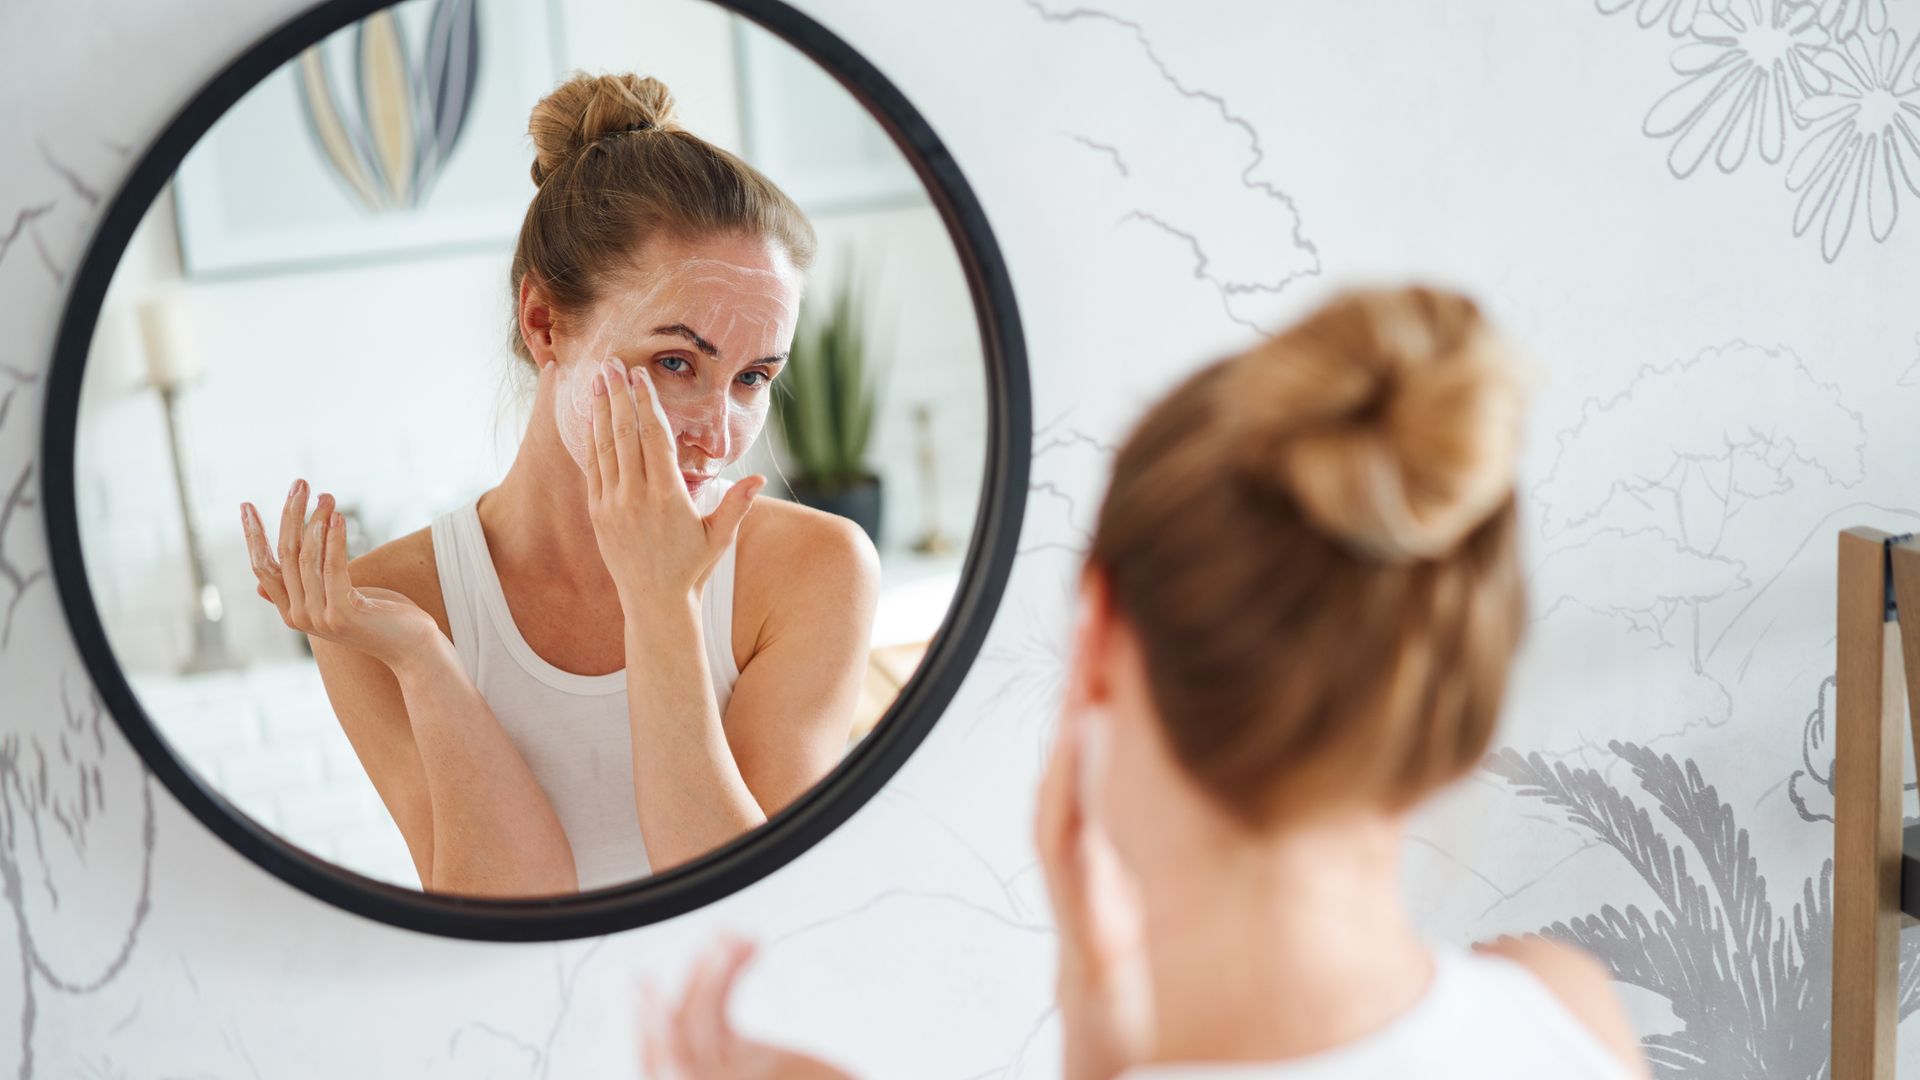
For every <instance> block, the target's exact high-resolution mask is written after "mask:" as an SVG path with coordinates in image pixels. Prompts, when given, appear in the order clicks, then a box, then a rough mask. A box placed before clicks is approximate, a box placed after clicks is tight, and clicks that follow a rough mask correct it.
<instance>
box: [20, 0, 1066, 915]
mask: <svg viewBox="0 0 1920 1080" xmlns="http://www.w3.org/2000/svg"><path fill="white" fill-rule="evenodd" d="M1030 430H1031V422H1030V419H1029V414H1028V399H1027V375H1026V359H1025V354H1024V351H1023V346H1022V342H1021V337H1020V324H1019V318H1018V315H1017V313H1016V311H1015V307H1014V302H1013V295H1012V291H1011V288H1010V285H1009V282H1008V279H1007V274H1006V270H1005V268H1004V266H1003V265H1002V262H1001V260H1000V256H999V253H998V249H997V248H996V246H995V243H994V240H993V237H992V234H991V232H990V231H989V229H988V227H987V223H986V218H985V216H984V215H983V213H982V212H981V210H980V207H979V205H978V204H977V202H976V201H975V199H974V197H973V195H972V193H971V191H970V190H969V188H968V186H967V184H966V182H965V180H964V178H963V177H962V176H961V174H960V171H959V169H958V168H957V167H956V165H955V163H954V161H953V159H952V158H951V156H950V155H949V154H948V153H947V152H946V150H945V149H944V148H943V147H942V145H941V143H940V141H939V140H938V139H937V138H936V137H935V135H934V133H933V130H932V128H931V127H930V126H929V125H928V124H927V122H926V121H925V120H923V119H922V118H921V117H920V116H919V115H918V113H916V112H915V110H914V109H913V107H912V106H911V105H910V104H909V103H908V102H907V101H906V100H905V98H904V97H902V96H901V94H900V93H899V92H898V91H897V90H895V89H894V87H893V86H892V85H891V84H890V83H889V82H888V81H887V80H886V79H885V77H884V76H882V75H881V73H880V72H879V71H877V70H876V69H875V68H874V67H873V66H872V65H870V64H869V63H867V62H866V61H864V60H863V59H861V57H860V56H859V55H858V54H857V53H856V52H855V51H854V50H853V49H851V48H850V47H849V46H848V45H847V44H846V43H845V42H843V41H841V40H840V39H838V38H837V37H835V36H834V35H832V34H831V33H829V32H828V31H827V30H825V29H824V28H822V27H821V26H819V25H818V24H816V23H814V22H812V21H811V20H809V19H807V18H806V17H805V16H803V15H800V14H799V13H797V12H795V11H793V10H792V9H790V8H788V7H786V6H785V5H783V4H780V3H775V2H769V0H723V2H710V0H646V2H640V3H636V2H633V0H534V2H524V0H404V2H401V3H396V4H390V5H389V4H382V3H379V2H377V0H335V2H331V3H327V4H323V5H321V6H320V7H317V8H315V9H314V10H312V11H310V12H308V13H307V14H305V15H303V16H301V17H300V18H298V19H296V20H294V21H292V22H290V23H288V24H287V25H285V26H283V27H281V28H280V29H279V30H277V31H275V32H274V33H273V34H271V35H270V36H268V37H267V38H266V39H264V40H262V41H261V42H260V43H259V44H257V45H256V46H255V47H254V48H253V49H252V50H250V51H249V52H248V53H247V54H246V55H245V56H243V57H242V58H240V59H239V60H238V61H236V62H235V63H234V64H233V65H232V66H230V67H229V68H228V69H227V70H225V71H223V72H221V73H220V74H219V75H218V76H216V77H215V78H214V79H213V80H212V81H211V82H210V83H208V85H207V86H206V87H205V88H204V89H203V90H202V91H201V92H200V94H199V95H198V96H197V97H195V99H194V100H193V101H192V102H191V103H190V104H189V105H188V106H187V107H186V108H185V109H183V110H182V111H181V112H180V114H179V115H178V116H177V117H176V118H175V119H174V120H173V121H172V122H171V123H170V124H169V126H168V127H167V128H166V130H165V131H164V132H163V134H162V135H161V136H160V137H159V139H158V140H156V141H155V143H154V144H153V145H152V146H151V147H150V148H149V149H148V150H147V152H146V153H145V155H144V156H143V157H142V158H141V159H140V160H139V162H138V164H137V165H136V166H135V168H134V171H133V173H132V175H131V177H130V179H129V180H128V181H127V183H126V185H125V187H124V188H123V189H122V190H121V191H120V192H119V194H118V195H117V197H116V198H115V199H114V201H113V202H112V204H111V206H110V207H109V209H108V212H107V213H106V215H105V219H104V221H103V223H102V225H101V227H100V230H99V233H98V234H97V236H96V237H95V238H94V241H93V243H92V246H91V248H90V250H89V252H88V254H87V257H86V260H85V263H84V265H83V267H82V268H81V270H80V272H79V273H78V275H77V277H76V280H75V284H74V288H73V291H72V294H71V299H70V301H69V306H68V308H67V310H66V312H65V314H64V316H63V321H62V324H61V328H60V333H59V337H58V340H57V343H56V355H55V358H54V364H53V369H52V377H51V380H50V385H49V397H48V421H47V425H46V445H45V448H44V449H45V458H44V460H45V463H46V477H45V491H46V500H47V510H48V521H49V529H50V533H51V540H52V548H53V553H54V569H55V572H56V575H57V579H58V584H59V589H60V593H61V596H62V600H63V603H64V605H65V607H66V611H67V614H68V616H69V618H70V620H71V622H72V625H73V628H74V631H75V634H76V637H77V639H78V643H79V645H80V648H81V651H82V653H83V655H84V656H85V658H86V661H87V663H88V665H89V667H90V669H91V672H92V675H93V677H94V679H95V681H96V682H97V684H98V686H99V688H100V691H101V694H102V697H103V699H104V700H105V702H106V703H107V705H108V706H109V708H110V709H111V711H112V713H113V715H114V717H115V719H116V720H117V721H118V723H119V724H120V726H121V728H122V729H123V730H124V731H125V732H126V734H127V735H128V737H129V738H130V739H131V740H132V742H133V743H134V744H135V746H136V747H137V748H138V749H139V750H140V752H141V753H142V755H143V756H144V757H145V759H146V761H147V763H148V765H149V766H150V767H151V768H152V769H153V771H154V772H155V773H156V774H157V775H158V776H159V777H160V778H161V780H162V781H164V782H165V784H166V785H167V787H168V788H169V789H170V790H171V791H172V792H173V794H174V795H175V796H176V797H178V798H179V799H180V800H181V802H182V803H183V804H185V805H186V806H187V807H188V809H190V810H191V811H192V812H193V813H194V814H195V815H196V816H197V817H198V818H199V819H200V820H201V821H203V822H204V823H205V824H206V825H207V826H209V827H210V828H212V829H213V830H214V831H215V832H216V833H217V834H219V835H220V836H221V837H223V838H224V839H225V840H226V841H227V842H229V843H230V844H232V845H233V846H234V847H235V848H237V849H238V850H239V851H241V852H242V853H244V854H245V855H246V856H247V857H248V858H251V859H252V860H254V861H255V862H257V863H258V864H260V865H261V866H262V867H264V868H266V869H267V870H269V871H270V872H272V873H274V874H276V875H278V876H279V877H281V878H283V879H284V880H286V881H288V882H289V883H291V884H293V885H295V886H297V887H299V888H301V889H304V890H306V891H307V892H309V893H312V894H314V895H316V896H318V897H320V898H322V899H325V900H327V901H329V902H332V903H335V904H338V905H340V906H342V907H344V908H347V909H350V910H352V911H355V912H358V913H360V914H363V915H366V916H369V917H372V918H376V919H380V920H383V921H386V922H390V923H393V924H397V925H400V926H405V927H409V928H413V929H418V930H423V931H429V932H434V933H442V934H450V935H456V936H462V937H474V938H491V939H504V940H534V939H552V938H563V937H576V936H582V935H589V934H600V933H606V932H610V931H614V930H619V929H623V928H626V927H631V926H635V925H639V924H642V923H646V922H652V921H656V920H658V919H661V918H665V917H669V916H671V915H674V914H677V913H679V912H682V911H685V910H688V909H689V908H692V907H695V906H698V905H701V904H704V903H707V902H710V901H712V900H714V899H716V898H718V897H720V896H723V895H725V894H727V893H729V892H731V891H734V890H736V889H738V888H740V887H742V886H744V885H746V884H748V883H750V882H752V881H754V880H756V879H758V878H759V877H761V876H763V875H765V874H767V873H768V872H770V871H771V870H773V869H774V868H776V867H778V866H780V865H781V864H783V863H784V862H786V861H788V860H790V859H792V858H793V857H795V856H796V855H798V854H799V853H800V852H802V851H804V850H805V849H806V848H807V847H808V846H810V845H812V844H813V843H815V842H817V841H818V840H819V839H820V838H821V837H822V836H824V835H825V834H826V833H827V832H829V831H830V830H832V829H833V828H834V827H836V826H837V825H838V824H839V823H841V822H842V821H843V820H845V819H846V818H847V816H848V815H850V814H851V813H852V812H853V811H854V810H855V809H856V808H858V807H859V806H860V805H861V804H862V803H863V802H865V801H866V800H867V799H868V798H869V797H871V796H872V795H873V793H874V792H875V791H876V790H877V789H878V788H879V786H880V785H881V784H882V783H884V782H885V780H886V779H887V777H888V776H890V775H891V774H892V773H893V771H894V770H895V769H897V768H898V767H899V766H900V764H901V763H902V762H903V761H904V760H905V758H906V757H907V755H908V754H910V753H911V752H912V751H913V750H914V748H915V747H916V746H917V745H918V744H919V743H920V741H921V740H922V739H923V737H924V736H925V735H926V733H927V731H928V729H929V728H930V727H931V725H932V724H933V723H934V722H935V721H936V719H937V718H938V716H939V714H940V712H941V711H942V709H943V708H944V706H945V705H946V703H947V702H948V700H949V699H950V698H951V696H952V695H953V693H954V692H955V690H956V688H957V687H958V685H959V683H960V681H961V679H962V677H963V675H964V673H965V671H966V669H967V667H968V665H969V664H970V663H971V662H972V660H973V658H974V655H975V653H976V651H977V649H978V648H979V645H980V642H981V640H982V637H983V636H984V634H985V631H986V627H987V624H988V622H989V621H990V619H991V617H992V614H993V611H994V608H995V605H996V604H997V602H998V599H999V597H1000V594H1001V590H1002V588H1003V586H1004V584H1005V582H1006V578H1007V574H1008V570H1009V566H1010V564H1011V560H1012V557H1013V547H1014V541H1015V539H1016V535H1017V531H1018V528H1019V523H1020V520H1021V515H1022V509H1023V503H1024V496H1025V491H1026V483H1027V479H1026V478H1027V452H1028V436H1029V433H1030Z"/></svg>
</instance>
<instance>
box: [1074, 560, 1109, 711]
mask: <svg viewBox="0 0 1920 1080" xmlns="http://www.w3.org/2000/svg"><path fill="white" fill-rule="evenodd" d="M1075 608H1076V611H1075V616H1074V626H1073V650H1072V653H1071V656H1072V659H1071V660H1070V661H1069V662H1068V668H1067V699H1068V700H1069V701H1072V702H1075V703H1077V704H1080V705H1083V706H1095V707H1098V706H1102V705H1105V704H1107V703H1108V700H1109V698H1110V697H1111V696H1112V685H1113V684H1112V679H1111V678H1110V676H1109V672H1108V664H1109V663H1110V662H1111V646H1112V642H1113V629H1114V628H1113V619H1114V611H1113V592H1112V589H1111V588H1110V587H1109V585H1108V584H1107V576H1106V573H1105V572H1104V571H1102V570H1101V569H1100V568H1099V567H1098V566H1096V565H1094V564H1093V563H1091V562H1089V563H1088V564H1087V565H1086V568H1085V569H1083V570H1082V571H1081V572H1080V589H1079V595H1078V597H1077V600H1076V604H1075Z"/></svg>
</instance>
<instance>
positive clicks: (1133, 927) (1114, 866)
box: [1034, 677, 1153, 1080]
mask: <svg viewBox="0 0 1920 1080" xmlns="http://www.w3.org/2000/svg"><path fill="white" fill-rule="evenodd" d="M1088 712H1089V710H1088V708H1087V706H1086V701H1085V694H1084V692H1083V691H1082V689H1081V688H1080V687H1079V680H1078V679H1077V678H1074V677H1070V678H1069V680H1068V687H1067V697H1066V702H1065V704H1064V706H1063V707H1062V709H1061V712H1060V724H1059V734H1058V735H1057V737H1056V739H1055V741H1054V746H1053V756H1052V757H1051V758H1050V759H1049V760H1048V762H1047V771H1046V775H1045V776H1044V777H1043V778H1042V779H1041V781H1040V795H1039V800H1038V802H1039V805H1038V807H1037V809H1036V812H1035V815H1034V843H1035V846H1036V847H1037V848H1038V849H1039V852H1040V866H1041V870H1042V871H1043V873H1044V874H1045V877H1046V882H1047V897H1048V900H1049V901H1050V902H1051V904H1052V906H1053V919H1054V927H1055V929H1056V931H1057V933H1058V935H1059V938H1060V975H1059V982H1058V987H1057V994H1058V1002H1059V1006H1060V1020H1061V1025H1062V1028H1063V1031H1064V1040H1063V1041H1064V1043H1065V1049H1066V1062H1065V1068H1064V1075H1065V1080H1109V1078H1110V1077H1113V1076H1116V1075H1118V1074H1119V1073H1121V1072H1124V1071H1125V1070H1126V1069H1127V1068H1128V1067H1129V1066H1132V1065H1134V1064H1137V1063H1139V1062H1141V1061H1143V1060H1145V1059H1146V1055H1147V1052H1148V1050H1149V1049H1150V1048H1151V1044H1152V1039H1153V991H1152V985H1151V983H1150V982H1149V980H1148V971H1147V957H1146V949H1145V945H1144V943H1143V934H1142V928H1141V915H1140V907H1139V901H1138V897H1137V892H1136V888H1135V885H1134V883H1133V881H1132V880H1131V878H1129V876H1128V874H1127V871H1126V868H1125V867H1124V866H1122V865H1121V863H1120V858H1119V855H1118V854H1117V853H1116V852H1115V851H1114V849H1113V845H1112V842H1111V841H1110V840H1109V839H1108V838H1107V836H1106V834H1105V832H1103V831H1102V830H1101V829H1100V827H1099V825H1098V823H1097V822H1096V821H1093V820H1091V819H1089V818H1088V817H1087V816H1086V814H1085V813H1084V812H1083V809H1082V808H1083V805H1084V803H1083V799H1084V796H1083V790H1084V788H1085V785H1086V783H1087V777H1086V775H1085V771H1084V762H1085V759H1086V755H1085V745H1086V740H1087V738H1088V731H1087V725H1088V724H1089V723H1091V722H1092V719H1091V717H1089V716H1088V715H1087V714H1088Z"/></svg>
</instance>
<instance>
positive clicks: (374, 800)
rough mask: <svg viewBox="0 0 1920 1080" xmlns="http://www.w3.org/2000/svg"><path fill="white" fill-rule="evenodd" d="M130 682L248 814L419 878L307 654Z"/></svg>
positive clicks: (167, 730) (301, 838) (318, 847)
mask: <svg viewBox="0 0 1920 1080" xmlns="http://www.w3.org/2000/svg"><path fill="white" fill-rule="evenodd" d="M130 681H131V683H132V685H133V690H134V693H135V694H136V695H137V696H138V697H139V698H140V702H141V704H142V705H144V706H145V707H146V710H147V712H148V714H149V715H150V716H151V717H152V718H153V720H154V722H155V723H156V724H157V725H158V726H159V728H160V730H161V731H162V733H163V735H164V737H165V738H166V740H167V742H168V744H169V745H170V746H171V747H172V749H173V751H174V753H175V754H176V755H177V756H178V757H179V758H180V759H181V760H182V761H183V762H184V763H185V764H186V765H187V766H188V767H189V768H191V769H193V770H194V771H195V772H197V773H199V774H200V775H201V776H203V777H205V778H206V779H207V780H208V781H209V783H210V784H211V785H212V786H213V787H214V788H215V790H217V791H219V792H220V793H221V794H222V795H223V796H224V797H225V798H226V799H228V800H229V801H230V802H232V803H233V804H234V805H235V806H237V807H238V808H239V809H240V810H241V811H242V812H244V813H245V814H247V816H249V817H251V818H253V819H254V820H256V821H258V822H260V823H261V824H262V825H265V826H266V827H267V828H269V829H272V830H273V831H274V832H276V833H279V834H280V836H281V837H282V838H283V839H285V840H286V841H287V842H289V843H291V844H293V845H294V846H295V847H299V848H304V849H305V850H306V851H308V852H310V853H312V854H314V855H318V856H319V857H320V858H323V859H328V860H331V861H334V862H338V863H341V864H342V865H345V866H348V867H350V868H352V869H354V870H356V871H358V872H360V873H363V874H366V875H367V876H369V877H376V878H380V879H382V880H385V881H391V882H394V883H395V884H400V885H407V886H410V887H414V888H418V887H419V885H420V876H419V874H418V873H416V872H415V870H414V866H413V860H412V859H411V857H410V856H409V855H408V854H407V846H406V842H405V841H404V840H403V839H401V836H400V830H399V829H398V828H397V827H396V826H395V825H394V823H393V819H392V818H391V817H389V816H388V814H387V810H386V807H385V806H384V805H382V804H381V802H380V796H379V793H378V792H376V791H375V790H374V788H373V784H372V782H371V781H369V780H368V779H367V774H366V770H365V769H363V768H362V767H361V765H360V759H359V758H358V757H356V756H355V755H354V752H353V746H352V744H350V743H349V742H348V741H347V737H346V735H345V734H344V733H343V732H342V731H341V730H340V725H339V722H338V721H336V720H335V719H334V716H333V709H332V708H331V706H330V705H329V704H328V702H327V697H326V690H325V688H324V687H323V686H322V685H321V683H320V673H319V671H318V670H317V669H316V668H315V667H314V666H313V663H312V662H311V661H304V662H303V661H299V660H284V661H274V662H268V663H260V664H255V665H252V666H250V667H248V668H246V669H245V670H243V671H236V672H226V673H220V674H208V675H185V676H164V675H135V676H134V677H133V678H132V679H131V680H130Z"/></svg>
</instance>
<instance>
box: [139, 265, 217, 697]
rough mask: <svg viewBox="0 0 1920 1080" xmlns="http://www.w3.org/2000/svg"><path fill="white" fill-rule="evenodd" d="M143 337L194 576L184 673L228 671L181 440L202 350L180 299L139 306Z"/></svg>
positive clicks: (149, 381) (162, 299)
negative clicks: (183, 397) (187, 395)
mask: <svg viewBox="0 0 1920 1080" xmlns="http://www.w3.org/2000/svg"><path fill="white" fill-rule="evenodd" d="M140 329H141V336H142V339H143V341H144V343H145V345H146V353H147V385H148V386H150V387H152V388H153V389H154V390H155V391H157V392H158V393H159V395H160V410H161V413H162V414H163V415H164V416H165V417H166V422H167V464H168V465H170V466H171V467H172V469H173V491H174V496H175V497H176V498H177V499H178V501H179V505H180V524H181V527H182V529H183V530H184V532H185V534H186V541H187V563H188V569H189V570H190V571H191V572H192V575H193V597H194V599H193V605H192V608H191V611H190V614H189V619H190V622H191V625H192V629H193V651H192V652H191V653H189V654H188V656H187V659H186V661H185V662H184V663H182V664H181V665H180V668H179V671H180V673H181V674H183V675H197V674H202V673H205V672H212V671H228V670H232V669H234V668H237V667H240V666H241V665H240V662H239V661H238V660H237V659H235V657H234V656H233V653H232V651H231V650H230V649H229V648H228V647H227V636H226V625H225V620H226V604H225V603H224V602H223V601H222V599H221V596H220V588H219V586H217V585H215V584H214V583H213V580H212V577H211V575H209V574H208V573H207V562H206V558H205V555H204V553H203V551H202V549H201V545H200V530H199V529H198V528H197V527H196V526H195V525H194V521H193V500H192V498H191V497H190V496H189V494H188V489H187V474H186V469H185V468H184V467H183V466H182V464H181V463H182V460H183V459H184V457H185V454H184V453H183V451H182V444H181V439H180V415H179V413H180V394H181V391H182V390H183V389H185V388H186V386H187V385H188V384H190V383H192V382H194V381H195V380H196V379H198V378H199V375H200V362H199V355H200V354H199V349H198V347H197V345H196V343H195V342H194V340H193V335H192V328H191V326H190V325H189V323H188V321H187V315H186V309H185V306H184V304H183V303H182V302H181V299H180V297H179V296H178V295H177V294H175V295H166V296H161V297H156V298H155V299H152V300H148V301H147V302H145V303H143V304H141V305H140Z"/></svg>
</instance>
